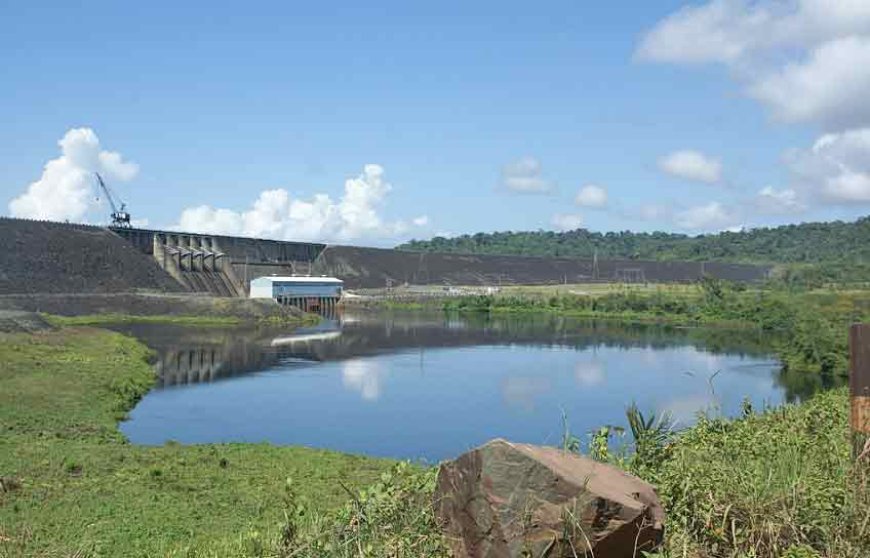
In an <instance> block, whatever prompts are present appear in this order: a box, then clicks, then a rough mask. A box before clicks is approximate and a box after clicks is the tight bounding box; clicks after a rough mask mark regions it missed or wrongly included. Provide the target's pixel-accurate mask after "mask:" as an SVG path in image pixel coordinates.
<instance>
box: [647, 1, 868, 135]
mask: <svg viewBox="0 0 870 558" xmlns="http://www.w3.org/2000/svg"><path fill="white" fill-rule="evenodd" d="M868 40H870V2H866V1H864V0H839V1H836V2H832V1H830V0H711V1H709V2H706V3H704V4H701V5H698V6H687V7H684V8H682V9H680V10H678V11H677V12H675V13H673V14H671V15H669V16H667V17H666V18H664V19H663V20H661V21H660V22H659V23H658V24H657V25H656V26H655V27H653V29H651V30H650V31H649V32H648V33H647V34H646V35H645V36H644V37H643V39H642V40H641V42H640V45H639V46H638V48H637V51H636V57H637V58H639V59H641V60H648V61H655V62H667V63H677V64H701V63H721V64H724V65H726V66H727V67H728V68H729V69H730V70H731V75H732V76H734V77H735V79H737V80H738V82H739V83H740V84H741V85H742V86H743V87H744V88H745V90H746V92H747V94H748V95H749V96H751V97H753V98H755V99H757V100H759V101H761V102H762V103H763V104H765V105H767V106H768V107H769V108H770V109H771V111H772V112H773V114H774V115H775V116H776V117H778V118H780V119H782V120H785V121H789V122H792V121H796V122H815V123H820V124H822V125H823V126H826V127H827V128H828V129H836V130H842V129H847V128H851V127H857V126H864V125H867V124H868V123H870V109H868V107H867V103H865V102H864V99H865V97H866V91H867V89H868V85H870V46H868Z"/></svg>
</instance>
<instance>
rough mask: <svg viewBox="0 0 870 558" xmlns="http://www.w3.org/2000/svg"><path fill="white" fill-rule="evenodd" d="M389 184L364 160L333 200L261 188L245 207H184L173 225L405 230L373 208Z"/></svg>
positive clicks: (328, 236)
mask: <svg viewBox="0 0 870 558" xmlns="http://www.w3.org/2000/svg"><path fill="white" fill-rule="evenodd" d="M391 189H392V187H391V186H390V184H389V183H387V182H386V181H385V180H384V169H383V168H382V167H381V166H380V165H374V164H369V165H365V167H364V168H363V172H362V174H360V175H359V176H358V177H357V178H351V179H348V180H347V181H345V183H344V193H343V195H342V197H341V199H340V200H338V201H337V202H336V201H333V200H332V198H330V197H329V196H328V195H327V194H315V195H314V196H313V197H312V198H311V199H308V200H303V199H293V198H291V196H290V193H289V192H288V191H287V190H284V189H283V188H279V189H275V190H265V191H263V192H261V193H260V195H259V196H258V197H257V199H256V200H255V201H254V202H253V204H252V205H251V207H250V209H248V210H246V211H241V212H239V211H234V210H231V209H216V208H213V207H211V206H207V205H202V206H199V207H192V208H187V209H185V210H184V211H182V213H181V217H180V219H179V222H178V224H177V225H175V226H174V227H173V228H175V229H178V230H184V231H190V232H203V233H212V234H233V235H244V236H254V237H265V238H276V239H285V240H290V239H298V240H339V241H344V240H353V239H358V238H375V237H387V238H388V237H392V236H394V235H397V234H402V233H403V232H405V231H406V230H407V225H406V224H405V223H404V222H402V221H396V222H385V221H384V220H383V219H382V218H381V216H380V215H379V214H378V208H379V207H380V205H381V204H382V203H383V201H384V198H385V197H386V196H387V194H388V193H389V192H390V190H391ZM413 222H414V224H415V225H417V226H423V225H425V224H427V223H428V218H427V217H425V216H422V217H418V218H416V219H414V220H413ZM421 223H422V224H421Z"/></svg>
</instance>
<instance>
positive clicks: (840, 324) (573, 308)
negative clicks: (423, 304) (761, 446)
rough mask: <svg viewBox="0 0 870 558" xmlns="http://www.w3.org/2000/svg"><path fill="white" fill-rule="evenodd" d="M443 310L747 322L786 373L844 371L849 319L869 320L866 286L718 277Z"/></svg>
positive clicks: (465, 302) (450, 302) (462, 301)
mask: <svg viewBox="0 0 870 558" xmlns="http://www.w3.org/2000/svg"><path fill="white" fill-rule="evenodd" d="M440 306H441V307H442V308H443V309H444V310H447V311H455V312H487V313H522V312H549V313H556V314H560V315H566V316H577V317H587V318H598V319H620V320H626V321H655V322H662V323H671V324H680V325H724V326H746V327H754V328H758V329H760V330H763V331H771V332H779V333H780V334H781V335H780V336H779V338H778V339H777V340H775V341H774V342H773V345H774V347H773V348H774V349H775V350H776V352H777V353H778V356H779V357H780V359H781V360H782V362H783V364H784V366H785V367H786V368H787V369H788V370H793V371H800V372H816V373H822V374H829V375H843V374H845V373H846V371H847V362H846V343H847V329H848V326H849V324H850V323H853V322H856V321H860V320H866V319H870V291H834V290H820V291H808V290H801V291H794V290H786V289H751V290H748V289H745V288H743V287H741V286H739V285H732V284H728V283H725V282H722V281H716V280H709V281H703V282H701V283H699V284H698V285H696V286H694V287H693V288H690V289H686V288H682V289H671V288H663V289H656V290H637V289H625V290H610V291H604V292H600V293H596V294H573V293H570V292H569V293H560V294H552V291H551V293H550V294H549V295H548V294H546V291H539V292H534V291H532V292H528V293H523V294H503V295H495V296H475V297H458V298H452V299H446V300H442V301H441V302H440Z"/></svg>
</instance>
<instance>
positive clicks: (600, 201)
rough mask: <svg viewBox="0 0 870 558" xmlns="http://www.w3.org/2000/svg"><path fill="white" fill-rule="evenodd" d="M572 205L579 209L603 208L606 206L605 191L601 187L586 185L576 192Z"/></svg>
mask: <svg viewBox="0 0 870 558" xmlns="http://www.w3.org/2000/svg"><path fill="white" fill-rule="evenodd" d="M574 203H576V204H577V205H579V206H581V207H604V206H605V205H607V190H606V189H605V188H604V187H603V186H598V185H596V184H587V185H586V186H583V187H582V188H580V191H579V192H577V196H576V197H575V198H574Z"/></svg>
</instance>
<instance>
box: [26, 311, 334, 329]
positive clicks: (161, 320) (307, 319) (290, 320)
mask: <svg viewBox="0 0 870 558" xmlns="http://www.w3.org/2000/svg"><path fill="white" fill-rule="evenodd" d="M41 316H42V317H43V318H44V319H45V320H46V321H47V322H48V323H50V324H52V325H55V326H58V327H63V326H99V325H106V324H168V325H189V326H197V327H209V326H214V327H221V326H234V325H240V324H244V323H254V324H264V325H284V324H292V325H315V324H317V323H319V322H320V317H319V316H317V315H315V314H302V315H293V314H287V315H283V316H281V315H279V316H264V317H261V318H256V319H245V318H241V317H237V316H209V315H205V316H200V315H197V316H188V315H163V314H161V315H154V316H150V315H147V316H143V315H135V314H118V313H107V314H87V315H84V316H57V315H53V314H41Z"/></svg>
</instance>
